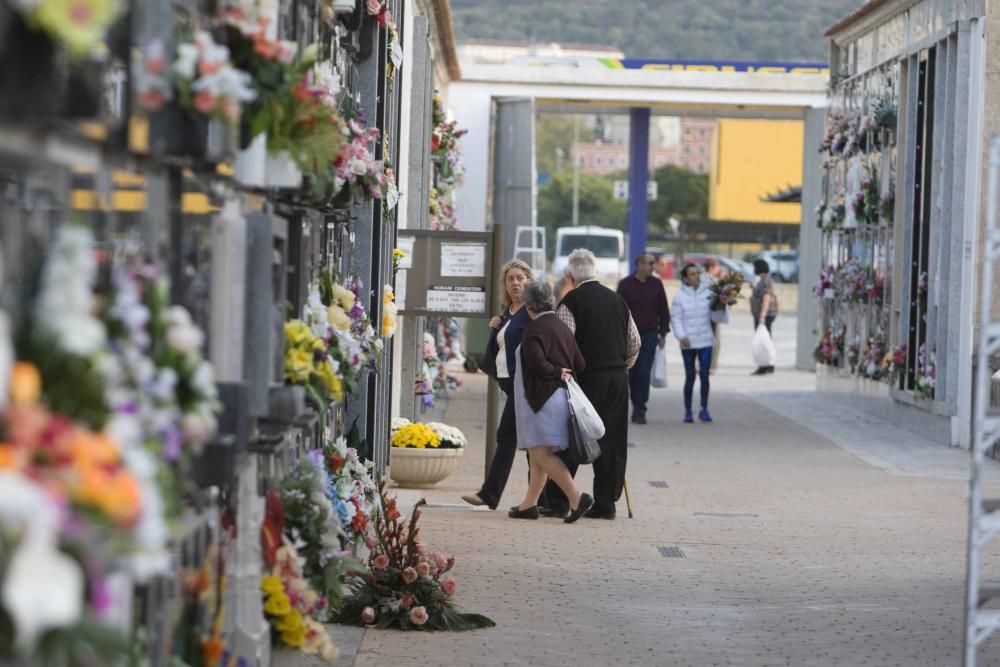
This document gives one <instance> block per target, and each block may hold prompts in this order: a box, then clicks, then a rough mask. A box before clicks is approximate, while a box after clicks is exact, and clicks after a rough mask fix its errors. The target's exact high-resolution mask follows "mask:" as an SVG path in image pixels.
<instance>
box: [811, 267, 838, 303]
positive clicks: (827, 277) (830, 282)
mask: <svg viewBox="0 0 1000 667" xmlns="http://www.w3.org/2000/svg"><path fill="white" fill-rule="evenodd" d="M836 281H837V267H835V266H834V265H833V264H830V265H829V266H827V267H826V268H825V269H823V270H822V271H821V272H820V274H819V282H818V283H816V286H815V287H813V294H814V295H815V296H816V298H817V299H822V298H825V297H826V296H827V295H828V292H827V290H833V289H834V287H835V286H836Z"/></svg>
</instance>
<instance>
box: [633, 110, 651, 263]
mask: <svg viewBox="0 0 1000 667" xmlns="http://www.w3.org/2000/svg"><path fill="white" fill-rule="evenodd" d="M649 116H650V111H649V108H648V107H640V108H635V109H632V110H631V111H630V112H629V119H630V123H629V150H628V193H629V196H628V234H629V252H628V265H629V266H630V267H632V266H635V259H636V257H638V256H639V254H640V253H642V252H644V251H645V250H646V227H647V225H648V224H649V202H648V201H647V200H646V183H648V182H649Z"/></svg>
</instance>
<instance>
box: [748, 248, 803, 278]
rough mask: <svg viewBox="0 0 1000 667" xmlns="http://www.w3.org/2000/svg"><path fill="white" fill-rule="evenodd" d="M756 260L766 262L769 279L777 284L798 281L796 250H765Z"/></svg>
mask: <svg viewBox="0 0 1000 667" xmlns="http://www.w3.org/2000/svg"><path fill="white" fill-rule="evenodd" d="M757 259H762V260H764V261H765V262H767V266H768V267H769V268H770V269H771V278H773V279H774V281H775V282H779V283H797V282H798V281H799V252H798V251H797V250H765V251H764V252H762V253H760V254H759V255H757Z"/></svg>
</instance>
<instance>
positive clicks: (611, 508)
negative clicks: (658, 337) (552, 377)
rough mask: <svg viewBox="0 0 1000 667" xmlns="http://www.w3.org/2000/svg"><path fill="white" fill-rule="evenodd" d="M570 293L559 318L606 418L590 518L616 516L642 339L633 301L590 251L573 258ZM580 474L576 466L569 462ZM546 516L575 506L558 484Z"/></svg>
mask: <svg viewBox="0 0 1000 667" xmlns="http://www.w3.org/2000/svg"><path fill="white" fill-rule="evenodd" d="M568 263H569V269H568V270H567V277H568V280H569V283H570V284H571V285H572V286H573V290H572V291H571V292H569V293H568V294H567V295H566V296H565V298H563V300H562V303H560V304H559V308H558V309H557V310H556V316H557V317H558V318H559V319H560V320H562V321H563V322H565V323H566V326H568V327H569V328H570V331H572V332H573V334H574V335H575V337H576V342H577V344H578V345H579V346H580V352H581V353H583V358H584V361H586V363H587V367H586V369H585V370H584V372H583V373H581V374H580V376H579V377H578V378H577V381H578V383H579V384H580V388H581V389H583V392H584V393H585V394H586V395H587V398H588V399H589V400H590V402H591V403H592V404H593V405H594V407H595V408H596V409H597V413H598V415H600V417H601V420H602V421H603V422H604V430H605V433H604V437H603V438H601V440H600V445H601V455H600V456H599V457H598V458H597V460H596V461H595V462H594V506H593V508H591V510H590V511H589V512H587V513H586V514H585V515H584V516H586V517H588V518H592V519H614V518H615V502H616V501H617V500H618V499H619V498H620V497H621V494H622V489H623V488H624V485H625V463H626V457H627V452H628V449H627V447H628V369H629V368H631V367H632V366H633V365H634V364H635V360H636V358H637V357H638V356H639V349H640V347H641V345H642V344H641V341H640V340H639V331H638V329H636V326H635V322H633V321H632V315H631V314H630V313H629V309H628V304H626V303H625V300H624V299H622V298H621V297H620V296H618V294H616V293H615V292H614V291H612V290H610V289H608V288H607V287H605V286H604V285H602V284H601V283H599V282H598V281H597V261H596V259H595V258H594V253H592V252H590V251H589V250H582V249H581V250H574V251H573V252H572V253H570V256H569V261H568ZM567 467H568V468H569V470H570V473H572V474H574V475H575V474H576V465H568V466H567ZM545 505H546V510H545V514H547V515H551V516H562V515H563V514H565V513H566V511H567V510H568V508H569V506H568V503H567V500H566V496H565V495H564V494H563V493H562V492H561V491H560V490H559V489H558V488H557V487H556V486H555V485H554V484H551V483H550V484H548V485H547V486H546V488H545Z"/></svg>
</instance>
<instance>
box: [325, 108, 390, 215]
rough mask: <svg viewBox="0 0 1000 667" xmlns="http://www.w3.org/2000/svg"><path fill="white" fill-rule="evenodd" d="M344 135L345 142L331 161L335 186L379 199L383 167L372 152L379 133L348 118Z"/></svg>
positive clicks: (384, 184)
mask: <svg viewBox="0 0 1000 667" xmlns="http://www.w3.org/2000/svg"><path fill="white" fill-rule="evenodd" d="M345 136H346V137H347V143H346V144H345V145H344V147H343V149H341V151H340V154H339V155H338V156H337V158H336V159H335V160H334V161H333V167H334V170H335V172H336V181H335V184H336V186H337V188H338V189H340V188H344V187H350V188H352V189H355V190H357V191H358V192H361V193H362V194H363V195H364V196H365V197H370V198H372V199H381V198H382V195H383V192H384V188H385V187H386V179H385V167H384V165H383V163H382V160H376V159H375V158H374V156H373V154H372V146H373V145H374V143H375V142H376V141H378V140H379V137H380V136H381V133H380V132H379V131H378V129H377V128H374V127H369V128H366V127H364V125H362V124H361V123H360V122H359V121H358V120H357V119H355V118H352V119H349V120H348V121H347V129H346V130H345Z"/></svg>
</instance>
